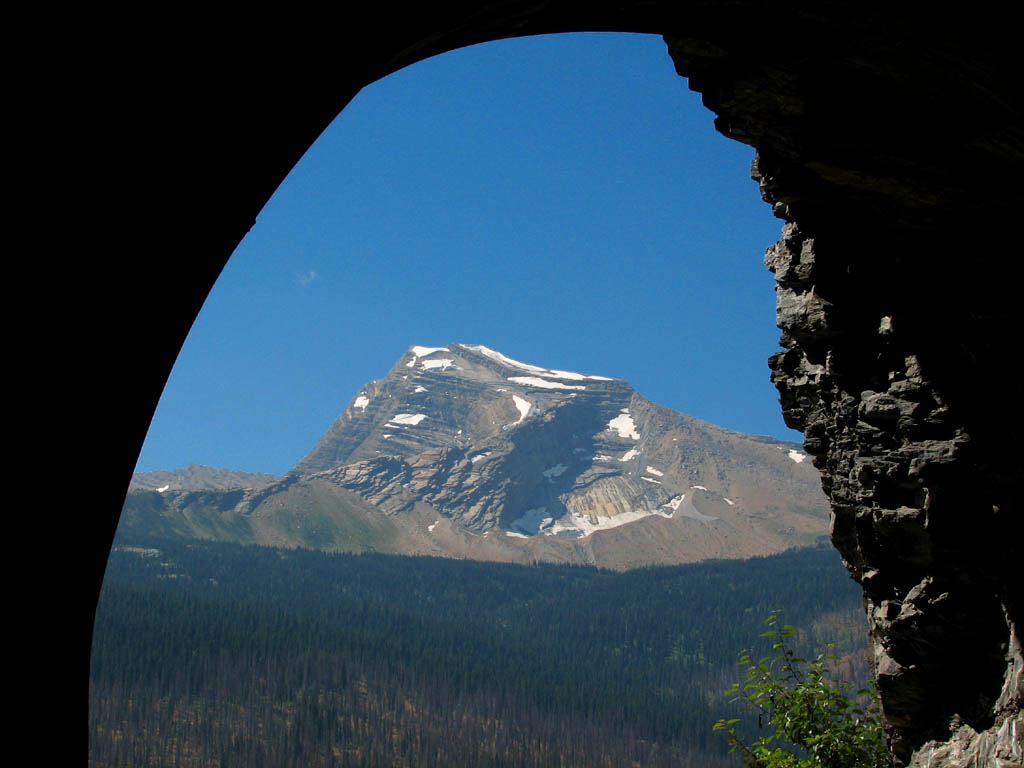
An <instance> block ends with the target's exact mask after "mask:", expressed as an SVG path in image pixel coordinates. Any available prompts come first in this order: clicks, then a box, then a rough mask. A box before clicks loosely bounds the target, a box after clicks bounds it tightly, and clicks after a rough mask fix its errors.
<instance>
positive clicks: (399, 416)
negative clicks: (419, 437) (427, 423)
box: [388, 413, 427, 427]
mask: <svg viewBox="0 0 1024 768" xmlns="http://www.w3.org/2000/svg"><path fill="white" fill-rule="evenodd" d="M425 418H427V414H425V413H396V414H395V415H394V416H392V417H391V420H390V421H389V422H388V426H389V427H390V426H395V427H397V426H401V425H409V426H413V427H414V426H416V425H417V424H419V423H420V422H421V421H423V420H424V419H425Z"/></svg>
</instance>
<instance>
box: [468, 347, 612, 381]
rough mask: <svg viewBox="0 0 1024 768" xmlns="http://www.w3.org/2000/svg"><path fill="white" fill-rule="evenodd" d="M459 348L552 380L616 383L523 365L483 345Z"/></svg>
mask: <svg viewBox="0 0 1024 768" xmlns="http://www.w3.org/2000/svg"><path fill="white" fill-rule="evenodd" d="M459 346H461V347H465V348H466V349H471V350H473V351H474V352H478V353H480V354H481V355H483V356H484V357H489V358H490V359H491V360H494V361H495V362H498V363H501V364H502V365H505V366H507V367H509V368H518V369H519V370H521V371H529V372H530V373H537V374H540V375H541V376H547V377H548V378H550V379H569V380H570V381H583V380H584V379H593V380H595V381H614V379H610V378H608V377H607V376H588V375H586V374H583V373H574V372H573V371H560V370H556V369H552V368H541V367H540V366H539V365H530V363H523V362H520V361H519V360H513V359H512V358H511V357H506V356H505V355H503V354H501V352H498V351H497V350H495V349H490V348H489V347H485V346H483V345H482V344H476V345H469V344H460V345H459Z"/></svg>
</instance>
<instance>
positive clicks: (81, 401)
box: [60, 0, 1024, 766]
mask: <svg viewBox="0 0 1024 768" xmlns="http://www.w3.org/2000/svg"><path fill="white" fill-rule="evenodd" d="M983 10H984V6H978V7H975V8H973V9H972V12H971V15H970V17H966V16H965V15H964V14H959V15H957V14H954V13H953V12H952V11H950V12H944V14H945V15H943V14H940V13H939V12H937V11H935V10H934V9H928V10H926V11H922V10H921V9H919V8H916V7H909V6H904V7H901V8H900V9H899V10H891V9H890V8H888V7H887V6H885V5H883V4H880V3H878V4H873V3H849V2H816V3H811V2H807V3H802V2H791V3H774V4H771V5H768V4H764V3H761V2H756V1H755V0H732V1H727V0H717V1H714V2H712V1H708V2H689V3H678V2H659V1H658V0H647V1H640V0H634V1H633V2H628V1H624V2H619V3H606V2H555V1H553V0H552V1H549V2H540V3H526V2H481V3H471V2H445V3H440V4H434V5H433V6H431V7H430V8H429V9H427V8H421V9H419V10H415V11H410V12H408V13H405V14H403V15H400V14H397V13H396V12H395V11H394V9H390V10H389V9H388V8H367V9H363V12H364V13H365V14H367V15H366V16H365V17H364V18H363V19H362V20H361V21H360V22H359V23H356V22H355V21H354V20H348V21H346V20H340V21H339V20H336V19H326V18H324V19H320V18H315V17H306V18H303V19H301V20H296V19H288V18H283V17H282V18H274V19H267V20H264V22H260V21H259V20H256V22H253V21H252V20H251V19H250V20H248V24H253V23H255V26H246V28H244V29H243V28H242V27H241V26H228V27H221V28H218V29H213V28H212V26H211V24H210V23H209V22H208V21H205V20H204V21H202V23H200V21H198V20H195V19H184V18H179V19H163V20H161V23H160V25H159V27H158V28H157V27H146V28H145V29H143V28H140V29H139V30H138V32H137V35H136V36H135V37H132V38H130V39H127V38H126V39H120V38H119V39H113V38H112V37H111V36H109V35H108V36H106V37H104V36H100V37H94V38H90V39H89V40H88V41H78V42H77V45H78V46H80V48H74V49H73V50H75V51H79V50H81V51H82V56H81V57H80V58H78V59H77V60H78V61H79V66H78V67H76V68H72V69H70V70H69V72H68V75H67V76H68V78H69V83H68V84H67V92H68V99H67V103H68V104H69V105H70V107H71V109H70V112H71V114H72V119H73V120H74V124H75V125H76V126H79V127H80V130H77V131H76V132H75V133H74V135H73V136H72V137H70V138H66V139H65V141H66V142H67V144H68V154H69V156H70V157H73V158H74V160H73V161H70V160H69V163H68V168H67V169H65V171H66V172H67V175H68V177H69V182H68V185H67V186H68V189H67V193H66V194H67V196H68V198H69V199H70V200H73V201H74V202H72V203H71V204H70V205H69V208H70V209H72V210H73V211H74V212H75V214H77V215H78V216H81V217H82V218H83V220H84V221H85V223H84V224H83V225H82V227H81V231H80V232H76V233H75V234H76V236H80V237H81V238H82V239H83V240H85V241H86V242H88V243H89V244H90V248H95V255H79V256H76V257H69V258H68V260H67V262H68V268H67V277H66V278H65V279H66V280H67V285H68V289H67V296H66V297H65V296H63V295H62V296H61V298H60V300H61V302H62V306H61V309H60V311H61V312H62V313H67V318H68V321H67V323H66V326H67V330H66V336H65V337H64V339H63V340H62V342H61V344H62V345H63V346H62V347H61V350H60V353H61V355H62V360H61V363H60V365H61V370H76V371H78V372H79V376H78V378H77V379H76V380H75V381H76V387H77V388H76V390H75V393H74V403H73V407H75V408H76V410H75V414H76V416H75V418H76V422H75V428H74V430H73V437H72V445H71V448H72V449H76V450H77V454H78V455H81V456H84V459H83V460H84V463H85V466H84V471H85V472H86V473H87V474H88V476H89V477H90V483H91V489H90V501H89V512H90V513H89V514H86V515H81V516H79V517H76V518H75V520H74V521H73V523H72V525H73V526H74V530H73V532H72V534H71V535H70V536H69V537H68V538H69V540H70V541H71V544H72V546H73V547H74V548H76V549H79V550H81V551H84V552H87V553H88V554H87V557H86V559H85V561H84V563H83V566H82V568H83V570H82V573H83V574H84V578H82V579H81V584H82V587H81V589H80V592H79V593H77V594H75V595H74V600H75V602H76V605H77V606H79V607H80V611H79V613H78V614H76V618H75V631H76V632H77V633H78V635H77V636H78V637H80V638H82V641H81V643H80V644H79V645H78V646H76V647H81V648H83V649H84V652H83V653H82V654H81V655H78V656H76V657H75V664H77V666H75V667H74V668H73V670H72V672H71V675H70V676H71V678H72V679H77V680H82V681H83V682H84V677H85V674H86V672H85V670H86V669H87V663H88V662H87V659H86V658H84V655H85V652H87V649H88V641H87V639H86V638H89V637H91V628H92V616H93V613H94V611H95V606H96V599H97V594H98V590H99V586H100V583H101V580H102V575H103V569H104V566H105V561H106V555H107V552H108V551H109V546H110V540H111V537H112V535H113V530H114V527H115V526H116V523H117V516H118V511H119V510H120V508H121V504H122V501H123V499H124V494H125V491H126V488H127V486H128V481H129V478H130V475H131V471H132V468H133V466H134V464H135V460H136V458H137V456H138V452H139V449H140V447H141V444H142V441H143V439H144V436H145V432H146V429H147V428H148V424H149V420H150V418H151V416H152V413H153V410H154V409H155V407H156V403H157V401H158V399H159V395H160V391H161V389H162V387H163V385H164V382H165V381H166V378H167V375H168V373H169V371H170V368H171V366H172V364H173V362H174V358H175V356H176V354H177V352H178V350H179V349H180V346H181V344H182V343H183V341H184V338H185V336H186V334H187V332H188V329H189V327H190V325H191V323H192V321H193V320H194V318H195V316H196V313H197V312H198V310H199V308H200V306H201V304H202V302H203V300H204V299H205V297H206V295H207V293H208V291H209V289H210V287H211V286H212V284H213V281H214V280H215V279H216V277H217V275H218V273H219V272H220V269H221V268H222V266H223V265H224V263H225V262H226V260H227V258H228V257H229V255H230V254H231V252H232V250H233V249H234V248H235V246H236V245H237V244H238V242H239V241H240V240H241V238H242V237H243V236H244V234H245V233H246V231H247V230H248V228H249V227H250V226H251V225H252V223H253V221H254V220H255V217H256V216H257V214H258V213H259V211H260V209H261V208H262V206H263V205H264V203H265V202H266V201H267V199H268V198H269V197H270V195H271V194H272V193H273V191H274V189H276V187H277V185H278V184H279V183H280V182H281V180H282V179H283V178H284V176H285V175H286V174H287V173H288V171H289V170H290V169H291V167H292V166H293V165H294V163H295V162H296V161H297V160H298V159H299V158H300V157H301V156H302V154H303V153H304V152H305V150H306V149H307V148H308V147H309V145H310V144H311V143H312V142H313V140H314V139H315V138H316V137H317V136H318V135H319V133H320V132H321V131H322V130H323V129H324V128H325V127H326V126H327V124H328V123H329V122H330V121H331V120H332V119H333V118H334V117H335V115H336V114H337V113H338V112H339V111H340V110H341V109H342V108H343V107H344V106H345V104H347V103H348V101H349V100H350V99H351V98H352V97H353V96H354V95H355V94H356V93H357V92H358V91H359V89H360V88H362V87H363V86H364V85H366V84H367V83H369V82H372V81H373V80H375V79H378V78H379V77H382V76H384V75H386V74H387V73H389V72H392V71H395V70H396V69H399V68H401V67H402V66H406V65H408V64H410V63H413V62H414V61H417V60H419V59H422V58H425V57H426V56H430V55H434V54H436V53H440V52H443V51H446V50H451V49H453V48H456V47H461V46H463V45H467V44H472V43H476V42H482V41H485V40H492V39H498V38H501V37H511V36H517V35H524V34H539V33H548V32H559V31H599V30H606V31H615V30H618V31H631V32H653V33H659V34H663V35H665V39H666V42H667V45H668V52H669V54H670V55H671V56H672V59H673V60H674V62H675V66H676V69H677V71H678V72H679V73H680V74H681V75H683V76H686V77H688V78H689V84H690V87H691V88H693V89H694V90H697V91H699V92H701V93H702V95H703V99H704V103H705V104H706V105H707V106H708V107H709V108H710V109H711V110H712V112H714V113H715V117H714V119H715V124H716V127H717V128H718V129H719V130H720V131H721V132H722V133H723V134H725V135H726V136H729V137H731V138H734V139H737V140H740V141H743V142H745V143H748V144H751V145H752V146H754V147H756V148H757V150H758V157H757V160H756V161H755V167H754V169H753V172H754V175H755V178H757V179H758V180H759V181H760V184H761V188H762V194H763V196H764V197H765V199H766V200H767V201H768V202H769V203H771V204H772V205H773V208H774V210H775V212H776V215H777V216H779V217H780V219H782V220H783V221H780V225H782V224H784V228H783V232H782V238H781V239H780V241H779V243H778V244H777V245H776V246H775V247H774V248H773V249H771V250H770V252H769V254H768V256H767V258H766V263H767V265H768V267H769V268H770V269H772V270H773V271H774V272H775V274H776V280H777V281H778V286H779V294H778V295H779V310H778V321H779V324H780V327H781V328H782V346H783V347H784V350H783V351H782V352H780V353H779V354H776V355H775V356H774V357H772V361H771V368H772V374H771V375H772V377H773V380H774V381H775V382H776V384H777V385H778V387H779V391H780V397H781V404H782V408H783V412H784V414H785V416H786V419H787V423H789V424H790V426H793V427H796V428H799V429H802V430H803V431H804V432H805V435H806V447H807V450H808V452H809V453H811V454H813V455H814V457H815V463H816V465H817V466H818V468H819V469H820V470H821V471H822V473H823V483H824V486H825V489H826V492H827V493H828V494H829V495H830V498H831V500H832V503H833V508H834V511H835V524H834V530H833V541H834V543H835V544H836V546H837V547H838V548H839V550H840V552H841V553H842V554H843V557H844V559H845V561H846V562H847V565H848V567H849V568H850V570H851V573H852V574H853V575H854V577H855V578H857V579H858V580H859V581H860V582H861V583H862V584H863V586H864V589H865V601H866V607H867V609H868V612H869V618H870V620H871V624H872V638H873V645H874V651H873V653H874V657H875V662H876V664H877V671H878V674H879V679H880V685H881V689H882V693H883V702H884V705H885V711H886V715H887V717H888V718H889V721H890V723H891V724H892V725H893V727H894V728H895V736H896V738H895V741H894V744H895V747H896V750H897V754H898V755H899V756H900V758H901V759H902V760H903V761H908V760H911V758H912V755H914V754H916V757H914V758H913V760H914V762H915V764H917V763H919V764H922V765H923V764H925V762H926V761H927V760H929V759H930V760H932V762H931V763H928V764H930V765H934V766H938V765H959V764H970V763H967V762H964V760H966V759H967V757H964V755H967V756H973V757H971V758H970V759H975V760H976V761H977V762H976V764H977V765H988V764H991V765H999V764H1000V763H998V762H996V760H997V759H1005V760H1007V761H1008V762H1005V763H1003V764H1005V765H1013V764H1015V763H1014V762H1013V760H1017V761H1018V762H1019V760H1020V752H1019V749H1020V747H1019V737H1015V736H1014V735H1013V734H1014V731H1013V728H1014V727H1016V728H1017V731H1016V732H1017V733H1022V732H1024V722H1022V720H1021V718H1022V715H1021V704H1022V698H1024V683H1022V679H1021V676H1022V671H1021V663H1022V662H1021V650H1020V640H1019V627H1020V600H1021V598H1020V591H1019V590H1020V588H1019V584H1018V582H1019V579H1018V578H1016V573H1015V571H1016V567H1015V566H1014V563H1013V561H1014V558H1013V551H1012V549H1013V548H1014V546H1015V545H1014V544H1013V541H1014V538H1013V537H1014V534H1015V533H1016V532H1018V531H1019V528H1020V523H1019V512H1018V507H1019V504H1018V502H1017V499H1016V497H1015V496H1014V495H1013V491H1014V490H1015V489H1016V486H1018V485H1019V480H1020V476H1021V473H1020V470H1019V468H1018V465H1017V462H1016V452H1015V451H1012V450H1009V449H1008V445H1009V444H1012V443H1011V442H1010V441H1011V440H1012V438H1013V437H1014V436H1015V435H1016V434H1019V433H1020V427H1021V416H1020V413H1019V409H1018V408H1017V407H1015V406H1016V401H1017V399H1018V397H1019V394H1020V385H1019V383H1018V381H1017V379H1016V377H1015V375H1014V373H1013V370H1012V362H1013V358H1014V357H1016V355H1014V354H1013V351H1015V350H1017V349H1018V348H1019V346H1020V345H1019V341H1018V338H1017V329H1018V327H1019V322H1015V320H1016V306H1015V298H1016V294H1017V285H1018V278H1019V277H1020V272H1021V268H1020V264H1019V259H1018V258H1017V251H1019V246H1016V244H1015V243H1016V240H1015V235H1017V229H1018V227H1017V226H1016V223H1017V222H1016V218H1015V215H1016V214H1017V212H1018V211H1019V210H1020V203H1021V193H1020V191H1019V188H1018V186H1017V185H1016V183H1015V182H1016V180H1017V178H1018V177H1019V176H1020V171H1021V166H1022V160H1024V125H1022V119H1021V110H1022V106H1024V97H1022V91H1021V89H1020V87H1019V82H1018V77H1017V76H1018V73H1019V71H1020V67H1019V65H1018V64H1017V63H1016V61H1015V60H1014V59H1013V55H1012V54H1013V51H1014V47H1013V45H1012V44H1011V43H1012V41H1011V39H1010V37H1009V36H1010V33H1011V30H1010V25H1008V24H1001V23H999V22H998V21H997V19H996V18H995V17H993V16H992V14H988V13H984V12H983ZM257 27H259V28H257ZM157 29H158V31H159V34H157V33H156V31H153V30H157ZM708 118H709V119H712V115H711V114H709V115H708ZM751 258H760V254H751ZM126 277H127V279H126ZM157 284H159V286H160V289H159V290H148V289H147V288H146V286H152V285H157ZM771 352H772V350H765V357H766V358H767V357H768V356H769V355H770V354H771ZM82 372H84V373H82ZM96 436H102V437H103V439H104V441H105V443H106V444H108V445H109V448H107V449H105V450H103V451H97V450H95V440H96ZM76 675H81V677H75V676H76ZM1015 739H1017V743H1016V745H1015V744H1014V740H1015ZM1013 749H1017V750H1018V752H1017V753H1015V754H1016V756H1014V753H1013ZM957 755H960V757H957ZM1000 755H1003V757H1000ZM958 760H959V761H960V762H957V761H958ZM986 761H987V762H986Z"/></svg>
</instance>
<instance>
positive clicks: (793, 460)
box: [125, 344, 829, 568]
mask: <svg viewBox="0 0 1024 768" xmlns="http://www.w3.org/2000/svg"><path fill="white" fill-rule="evenodd" d="M804 458H805V456H804V454H802V453H801V452H800V451H799V450H798V448H797V447H796V446H794V445H793V444H791V443H781V442H778V441H774V440H771V439H770V438H764V437H751V436H747V435H742V434H739V433H736V432H731V431H729V430H726V429H722V428H720V427H716V426H714V425H711V424H708V423H706V422H702V421H700V420H699V419H695V418H693V417H690V416H686V415H685V414H681V413H677V412H675V411H672V410H670V409H668V408H664V407H661V406H658V405H656V404H654V403H651V402H650V401H648V400H646V399H645V398H643V397H642V396H640V395H639V394H638V393H636V392H635V391H634V390H633V389H632V388H631V387H630V386H629V384H627V383H626V382H625V381H623V380H620V379H609V378H607V377H603V376H592V375H585V374H578V373H573V372H570V371H561V370H551V369H546V368H542V367H540V366H534V365H530V364H527V363H521V362H518V361H515V360H511V359H509V358H507V357H505V356H504V355H502V354H500V353H498V352H496V351H494V350H491V349H488V348H487V347H483V346H469V345H463V344H450V345H448V346H446V347H419V346H414V347H410V348H409V349H408V351H407V352H406V353H405V354H404V355H403V356H402V357H401V358H400V359H399V360H398V362H397V363H396V364H395V366H394V367H393V368H392V370H391V371H390V372H389V374H388V375H387V377H386V378H384V379H381V380H378V381H373V382H370V383H368V384H367V385H366V386H365V387H364V388H363V389H362V390H360V392H358V393H357V394H356V396H355V397H354V398H353V399H352V401H351V402H350V403H349V405H348V406H347V407H346V408H345V410H344V411H343V412H342V413H341V415H340V416H339V417H338V419H337V420H336V421H335V423H334V424H333V425H332V426H331V428H330V429H329V430H328V431H327V433H326V434H325V435H324V437H323V438H321V440H320V441H319V442H318V443H317V445H316V446H315V447H314V448H313V450H312V451H311V452H310V453H309V454H308V455H307V456H306V457H305V458H304V459H303V460H302V461H301V462H299V464H298V465H297V466H296V467H295V469H294V470H292V472H290V473H289V475H288V476H287V477H286V478H284V479H283V480H281V481H278V482H277V483H272V484H270V485H268V486H266V487H264V488H262V489H258V490H249V491H235V492H224V493H223V495H222V498H221V500H220V501H219V502H218V503H217V504H214V505H213V507H216V508H218V509H220V513H219V514H220V519H221V521H222V522H223V525H221V526H220V528H221V529H225V530H227V529H231V530H235V531H236V535H238V536H241V537H242V538H239V539H237V540H252V541H261V542H265V543H271V542H273V543H277V544H281V545H291V546H313V547H317V548H324V549H337V550H351V551H362V549H365V548H366V547H372V548H374V549H377V550H378V551H386V552H400V553H413V552H415V553H417V554H445V555H451V556H455V557H472V558H477V559H493V560H509V561H517V562H531V561H534V560H552V561H559V562H581V563H592V564H597V565H602V566H608V567H616V568H626V567H634V566H639V565H648V564H655V563H679V562H691V561H694V560H701V559H705V558H709V557H748V556H751V555H765V554H770V553H774V552H779V551H781V550H783V549H787V548H789V547H792V546H799V545H806V544H810V543H813V542H814V541H815V540H816V539H817V538H818V537H820V536H823V535H824V534H825V533H826V532H827V528H828V516H829V510H828V506H827V503H826V501H825V498H824V495H823V493H822V492H821V489H820V484H819V479H818V475H817V472H816V471H815V470H814V469H813V467H811V466H810V463H809V462H805V461H804ZM204 498H206V499H207V504H206V507H203V508H204V509H207V510H209V509H210V508H211V507H210V504H209V502H210V499H211V498H212V497H204ZM313 499H316V500H317V501H315V502H314V501H312V500H313ZM140 502H141V499H134V498H133V496H132V495H131V494H130V495H129V499H128V502H127V503H126V508H125V513H126V514H125V523H126V524H127V525H129V526H131V525H133V524H136V525H137V526H138V528H139V530H142V529H144V528H145V527H146V526H145V525H142V524H141V519H142V518H141V517H140V512H141V507H142V506H144V505H142V504H141V503H140ZM145 506H147V508H148V509H149V510H150V511H149V512H148V513H147V515H148V519H149V520H150V523H149V525H152V524H153V522H154V521H155V520H156V519H157V518H155V517H154V516H153V515H154V510H156V509H157V508H162V511H161V512H159V513H158V514H157V517H159V516H160V515H162V516H163V518H165V519H166V520H168V521H169V520H172V519H177V528H178V529H182V528H183V526H184V527H185V528H188V529H189V531H190V533H189V534H188V535H195V536H200V537H202V538H222V537H224V536H226V535H227V534H225V533H218V532H216V531H215V530H213V529H215V528H217V526H213V525H212V522H211V521H212V518H211V517H210V514H211V513H210V512H209V511H207V512H205V513H204V514H203V515H198V514H197V510H198V509H199V508H200V506H201V505H199V502H198V499H196V498H193V497H190V496H188V494H186V493H182V492H177V491H172V490H170V489H168V490H166V491H165V492H164V493H162V494H158V498H157V497H152V496H151V497H150V498H149V499H148V501H147V502H146V505H145ZM200 518H201V519H202V520H203V521H204V522H203V524H202V525H198V524H197V523H195V522H194V521H196V520H198V519H200ZM356 520H358V521H360V523H359V525H356V523H355V521H356ZM133 521H134V523H133ZM185 521H192V522H189V523H188V524H187V525H186V524H185ZM227 521H231V523H230V525H228V522H227ZM232 526H233V527H232ZM239 526H241V527H239ZM360 526H362V528H360ZM366 526H369V527H370V528H371V529H373V530H374V531H375V532H376V533H375V534H374V535H372V536H369V539H370V540H372V543H370V542H367V541H365V539H366V537H362V538H360V537H359V536H353V535H351V534H349V533H346V531H348V530H349V529H352V528H353V527H355V528H359V529H360V530H362V529H363V528H366ZM381 526H383V528H381ZM384 528H386V529H388V530H387V531H385V530H384ZM378 529H379V530H378ZM317 531H318V532H317ZM243 534H244V536H243Z"/></svg>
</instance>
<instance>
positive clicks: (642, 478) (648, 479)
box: [640, 477, 661, 485]
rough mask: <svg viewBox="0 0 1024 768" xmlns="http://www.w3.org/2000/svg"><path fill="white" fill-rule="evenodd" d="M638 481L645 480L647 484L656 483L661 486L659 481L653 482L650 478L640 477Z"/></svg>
mask: <svg viewBox="0 0 1024 768" xmlns="http://www.w3.org/2000/svg"><path fill="white" fill-rule="evenodd" d="M640 479H641V480H646V481H647V482H648V483H657V484H658V485H661V480H655V479H654V478H652V477H641V478H640Z"/></svg>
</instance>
